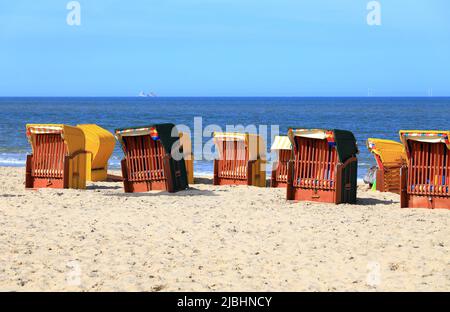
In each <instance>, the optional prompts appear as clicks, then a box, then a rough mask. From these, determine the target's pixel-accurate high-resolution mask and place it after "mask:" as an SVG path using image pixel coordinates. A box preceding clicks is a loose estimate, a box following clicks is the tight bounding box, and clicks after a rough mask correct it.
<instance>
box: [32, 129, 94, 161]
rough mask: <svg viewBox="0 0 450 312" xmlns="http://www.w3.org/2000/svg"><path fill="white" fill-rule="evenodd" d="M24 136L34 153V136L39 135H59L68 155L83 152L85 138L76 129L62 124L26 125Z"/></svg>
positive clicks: (81, 132) (79, 130)
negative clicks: (25, 135)
mask: <svg viewBox="0 0 450 312" xmlns="http://www.w3.org/2000/svg"><path fill="white" fill-rule="evenodd" d="M26 134H27V138H28V141H29V142H30V144H31V146H32V149H33V152H34V148H35V145H34V141H35V136H36V135H39V134H59V135H61V138H62V139H63V140H64V143H65V145H66V147H67V152H68V154H69V155H70V154H73V153H75V152H77V151H82V150H84V145H85V138H84V134H83V131H81V129H79V128H78V127H72V126H68V125H63V124H27V125H26Z"/></svg>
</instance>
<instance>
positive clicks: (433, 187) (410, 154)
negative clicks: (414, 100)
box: [400, 130, 450, 209]
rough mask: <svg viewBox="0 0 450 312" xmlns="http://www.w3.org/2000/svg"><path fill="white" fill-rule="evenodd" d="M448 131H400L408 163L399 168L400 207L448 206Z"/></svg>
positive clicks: (448, 207)
mask: <svg viewBox="0 0 450 312" xmlns="http://www.w3.org/2000/svg"><path fill="white" fill-rule="evenodd" d="M449 137H450V131H422V130H401V131H400V139H401V141H402V143H403V146H404V148H405V150H406V156H407V163H406V165H405V166H403V167H402V168H401V171H400V181H401V194H400V205H401V207H402V208H432V209H434V208H444V209H450V159H449V158H450V142H449Z"/></svg>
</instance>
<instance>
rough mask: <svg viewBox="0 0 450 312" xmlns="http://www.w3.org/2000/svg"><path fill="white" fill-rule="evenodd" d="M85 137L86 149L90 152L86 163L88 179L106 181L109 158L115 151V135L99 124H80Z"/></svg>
mask: <svg viewBox="0 0 450 312" xmlns="http://www.w3.org/2000/svg"><path fill="white" fill-rule="evenodd" d="M77 127H78V128H80V129H81V131H83V134H84V137H85V150H86V151H87V152H89V156H88V159H87V163H86V180H87V181H93V182H95V181H106V179H107V177H108V160H109V158H110V157H111V155H112V153H113V151H114V145H115V144H116V139H115V138H114V135H113V134H112V133H111V132H109V131H108V130H105V129H103V128H101V127H99V126H97V125H94V124H85V125H78V126H77Z"/></svg>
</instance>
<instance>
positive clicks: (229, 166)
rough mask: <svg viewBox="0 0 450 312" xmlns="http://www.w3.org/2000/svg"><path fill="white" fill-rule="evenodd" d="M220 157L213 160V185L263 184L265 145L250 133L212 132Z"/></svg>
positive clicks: (264, 178) (262, 185) (264, 184)
mask: <svg viewBox="0 0 450 312" xmlns="http://www.w3.org/2000/svg"><path fill="white" fill-rule="evenodd" d="M213 139H214V143H215V145H216V147H217V149H218V154H219V158H218V159H215V160H214V179H213V184H214V185H230V184H235V185H253V186H260V187H265V186H266V171H265V162H266V146H265V143H264V140H263V139H262V137H260V136H259V135H256V134H249V133H232V132H215V133H214V134H213Z"/></svg>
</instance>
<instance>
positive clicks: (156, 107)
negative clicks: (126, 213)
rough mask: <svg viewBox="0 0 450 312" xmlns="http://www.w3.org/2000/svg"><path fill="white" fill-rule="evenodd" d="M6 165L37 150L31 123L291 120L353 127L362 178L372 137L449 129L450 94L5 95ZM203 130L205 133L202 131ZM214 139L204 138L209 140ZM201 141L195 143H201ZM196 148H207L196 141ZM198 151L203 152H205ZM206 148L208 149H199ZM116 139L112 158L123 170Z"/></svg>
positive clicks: (206, 170) (1, 123) (203, 164)
mask: <svg viewBox="0 0 450 312" xmlns="http://www.w3.org/2000/svg"><path fill="white" fill-rule="evenodd" d="M0 109H1V118H0V166H23V165H24V164H25V158H26V154H27V153H29V152H30V151H31V149H30V146H29V144H28V142H27V139H26V135H25V124H27V123H64V124H70V125H76V124H81V123H96V124H98V125H100V126H102V127H104V128H106V129H108V130H110V131H113V130H114V129H115V128H120V127H127V126H139V125H148V124H154V123H160V122H172V123H175V124H183V125H187V126H189V127H191V129H192V130H191V131H192V132H194V130H193V125H194V117H202V126H203V128H202V129H200V130H199V129H196V131H197V133H201V132H202V131H203V130H204V128H205V127H206V126H208V125H211V124H213V125H217V126H220V127H222V128H223V129H224V130H225V127H226V125H243V126H248V125H256V126H259V125H267V126H268V130H269V132H268V134H269V136H268V141H269V142H267V145H268V147H270V145H271V142H270V140H271V135H272V134H274V133H271V132H270V126H271V125H279V130H280V133H281V134H286V131H287V128H288V127H289V126H298V127H305V128H338V129H346V130H351V131H353V133H354V134H355V136H356V138H357V140H358V145H359V149H360V154H359V170H358V171H359V172H358V176H359V178H361V177H363V176H364V174H365V173H366V171H367V168H368V167H370V166H371V165H373V164H374V160H373V157H372V156H371V155H370V154H369V153H368V151H367V148H366V145H365V141H366V139H367V138H369V137H378V138H386V139H394V140H398V131H399V130H400V129H429V130H434V129H438V130H444V129H445V130H448V129H449V128H450V121H449V117H450V98H434V97H428V98H372V97H367V98H256V97H255V98H238V97H236V98H229V97H226V98H220V97H217V98H168V97H167V98H166V97H164V98H158V97H157V98H136V97H133V98H0ZM199 131H200V132H199ZM208 140H209V138H208V137H205V138H203V144H205V143H207V142H208ZM194 143H195V142H194ZM196 144H197V147H198V146H200V144H199V143H196ZM198 152H200V149H198V150H197V151H196V158H198V156H199V155H198ZM200 153H201V152H200ZM121 158H122V151H121V150H120V148H119V147H118V145H116V149H115V151H114V154H113V157H112V158H111V160H110V166H111V167H112V168H119V166H120V159H121ZM195 172H196V174H199V173H201V174H212V161H206V160H199V161H196V162H195Z"/></svg>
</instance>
